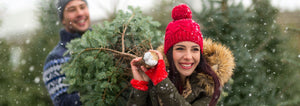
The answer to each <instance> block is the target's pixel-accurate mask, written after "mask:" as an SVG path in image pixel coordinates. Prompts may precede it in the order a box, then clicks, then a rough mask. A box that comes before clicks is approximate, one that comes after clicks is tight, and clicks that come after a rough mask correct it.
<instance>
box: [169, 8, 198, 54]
mask: <svg viewBox="0 0 300 106" xmlns="http://www.w3.org/2000/svg"><path fill="white" fill-rule="evenodd" d="M172 18H173V21H171V22H170V23H169V24H168V26H167V28H166V34H165V44H164V53H165V54H167V52H168V50H169V49H170V47H172V46H173V45H174V44H176V43H178V42H182V41H191V42H195V43H197V44H198V45H199V46H200V49H201V54H202V53H203V38H202V34H201V31H200V26H199V25H198V23H196V22H195V21H194V20H193V19H192V11H191V9H190V8H189V7H188V6H187V5H186V4H180V5H178V6H175V7H174V8H173V10H172Z"/></svg>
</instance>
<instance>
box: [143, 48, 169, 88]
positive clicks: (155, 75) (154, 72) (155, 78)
mask: <svg viewBox="0 0 300 106" xmlns="http://www.w3.org/2000/svg"><path fill="white" fill-rule="evenodd" d="M150 51H151V52H155V53H156V54H157V55H158V63H157V65H156V66H155V67H153V68H151V69H149V70H147V71H144V72H145V74H146V75H148V77H149V78H150V79H151V81H152V82H153V84H154V85H157V84H158V83H160V82H161V81H163V80H164V79H165V78H167V77H168V73H167V71H166V66H165V62H164V60H163V56H162V54H161V53H160V52H158V51H156V50H150Z"/></svg>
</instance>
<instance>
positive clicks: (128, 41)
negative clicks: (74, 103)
mask: <svg viewBox="0 0 300 106" xmlns="http://www.w3.org/2000/svg"><path fill="white" fill-rule="evenodd" d="M129 10H130V12H123V11H119V12H118V13H117V14H116V18H115V19H114V20H113V21H111V22H107V21H106V22H104V23H103V24H102V25H95V26H93V27H92V28H93V31H89V32H86V33H85V34H84V35H83V36H82V38H81V39H75V40H72V41H71V43H70V44H69V45H67V47H68V49H69V53H70V54H71V60H70V62H69V63H67V64H65V65H64V66H63V72H64V73H65V74H66V83H68V84H70V87H69V92H73V91H78V92H80V97H81V98H80V99H81V101H82V102H83V104H84V105H96V106H103V105H124V104H126V103H127V100H128V97H129V92H130V89H129V88H130V84H129V80H131V79H132V76H131V75H132V74H131V70H130V64H129V62H130V61H131V60H132V59H133V58H134V57H136V56H142V54H143V53H145V52H146V51H148V50H149V49H151V48H156V47H157V46H158V45H160V44H162V42H163V40H162V39H161V38H162V37H163V36H162V34H161V32H160V31H159V30H158V29H157V28H158V27H159V25H160V24H159V23H158V22H156V21H153V20H152V18H151V17H146V16H143V15H142V11H141V10H140V9H139V8H132V7H129Z"/></svg>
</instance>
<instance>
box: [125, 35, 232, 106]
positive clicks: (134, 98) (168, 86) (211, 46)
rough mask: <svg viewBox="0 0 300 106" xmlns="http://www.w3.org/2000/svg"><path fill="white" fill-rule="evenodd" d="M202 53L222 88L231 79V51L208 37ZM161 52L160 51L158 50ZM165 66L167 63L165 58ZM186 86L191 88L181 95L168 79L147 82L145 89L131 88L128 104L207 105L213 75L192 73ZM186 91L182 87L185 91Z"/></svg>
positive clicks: (132, 105)
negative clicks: (154, 82)
mask: <svg viewBox="0 0 300 106" xmlns="http://www.w3.org/2000/svg"><path fill="white" fill-rule="evenodd" d="M203 46H204V47H203V56H204V57H205V58H206V61H207V62H208V64H209V65H210V66H211V67H212V69H213V71H215V73H216V74H217V76H218V77H219V80H220V84H221V87H223V86H224V84H225V83H226V82H227V81H228V80H229V79H230V78H231V76H232V74H233V68H234V66H235V63H234V57H233V55H232V53H231V51H230V50H229V49H228V48H226V47H225V46H223V45H221V44H218V43H214V42H212V40H210V39H204V40H203ZM158 50H159V51H161V52H162V53H163V50H162V49H161V48H160V49H158ZM165 62H166V65H167V64H168V63H167V61H166V60H165ZM188 80H189V81H188V82H187V84H186V85H190V87H185V88H187V89H191V91H188V90H187V92H186V93H183V95H180V94H179V93H178V91H177V89H176V87H175V86H174V84H173V83H172V82H171V81H170V79H169V78H166V79H164V80H163V81H162V82H160V83H158V84H157V85H156V86H154V85H153V84H152V83H149V85H148V86H149V90H148V91H141V90H137V89H134V88H132V91H131V94H130V97H129V101H128V103H127V105H128V106H160V105H164V106H178V105H180V106H190V105H192V106H206V105H208V104H209V102H210V100H211V96H212V94H213V92H214V91H213V90H214V81H213V79H212V77H210V76H208V75H206V74H204V73H198V74H196V73H193V74H192V75H191V76H190V77H189V79H188ZM184 92H185V90H184Z"/></svg>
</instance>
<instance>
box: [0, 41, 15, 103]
mask: <svg viewBox="0 0 300 106" xmlns="http://www.w3.org/2000/svg"><path fill="white" fill-rule="evenodd" d="M10 57H11V56H10V45H8V43H7V42H6V40H5V39H0V58H1V59H0V71H1V75H0V86H1V89H0V105H1V106H7V105H11V104H12V102H14V101H11V99H9V98H7V97H10V93H9V92H11V87H12V86H13V80H14V79H12V76H13V75H12V73H13V72H12V65H11V61H10Z"/></svg>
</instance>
